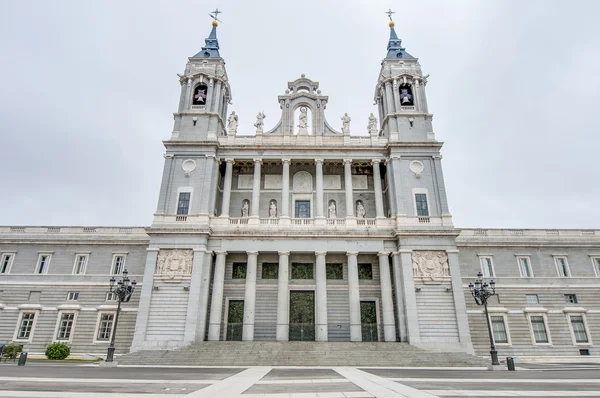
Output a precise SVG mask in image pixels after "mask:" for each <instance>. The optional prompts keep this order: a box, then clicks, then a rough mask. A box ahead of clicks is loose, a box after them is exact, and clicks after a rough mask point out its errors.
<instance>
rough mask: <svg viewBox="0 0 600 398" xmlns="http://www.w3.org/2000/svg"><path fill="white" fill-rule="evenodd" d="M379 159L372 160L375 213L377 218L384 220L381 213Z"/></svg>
mask: <svg viewBox="0 0 600 398" xmlns="http://www.w3.org/2000/svg"><path fill="white" fill-rule="evenodd" d="M379 162H380V160H379V159H373V185H374V187H375V212H376V215H377V218H385V215H384V213H383V191H382V189H381V173H380V171H379Z"/></svg>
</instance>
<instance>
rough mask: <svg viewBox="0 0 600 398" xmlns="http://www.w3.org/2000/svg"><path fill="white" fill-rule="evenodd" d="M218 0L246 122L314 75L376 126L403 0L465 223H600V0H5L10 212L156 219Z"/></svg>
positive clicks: (1, 83)
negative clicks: (174, 139)
mask: <svg viewBox="0 0 600 398" xmlns="http://www.w3.org/2000/svg"><path fill="white" fill-rule="evenodd" d="M216 6H218V7H219V9H220V10H222V11H223V14H221V19H222V20H223V23H222V24H221V25H220V26H219V28H218V37H219V43H220V45H221V55H222V56H223V57H224V59H225V61H226V68H227V72H228V75H229V79H230V84H231V87H232V92H233V105H230V110H235V111H236V113H238V114H239V117H240V128H239V130H240V132H241V133H243V132H245V131H247V132H251V131H253V130H252V129H253V127H252V124H253V123H254V116H255V115H256V113H257V112H258V111H259V110H263V111H264V112H265V114H266V115H267V118H266V119H265V130H269V129H271V128H272V127H273V126H274V125H275V123H276V122H277V121H278V120H279V116H280V110H279V105H278V103H277V96H278V95H280V94H283V92H284V91H285V89H286V88H287V82H288V81H292V80H294V79H296V78H297V77H299V76H300V74H301V73H305V74H306V76H307V77H309V78H311V79H313V80H316V81H318V82H320V84H321V87H320V88H321V90H322V92H323V94H324V95H329V104H328V106H327V110H326V117H327V118H328V120H329V123H330V124H331V125H332V126H334V127H336V128H338V129H339V127H340V126H339V124H340V122H339V118H340V116H341V115H342V114H343V113H344V112H348V114H349V115H350V116H351V117H352V131H353V132H358V131H359V130H365V129H366V124H367V117H368V115H369V113H370V112H374V113H375V114H376V115H377V112H376V107H375V106H374V105H373V92H374V88H375V83H376V81H377V76H378V73H379V68H380V63H381V60H382V59H383V57H384V56H385V55H386V45H387V40H388V38H389V28H388V26H387V23H388V19H387V16H386V15H385V14H384V12H385V11H386V10H387V9H388V8H389V7H391V8H392V9H393V10H395V11H396V14H395V20H396V31H397V33H398V35H399V36H400V37H401V38H402V39H403V45H404V46H405V47H406V49H407V51H408V52H410V53H411V54H412V55H413V56H415V57H418V58H419V59H420V63H421V65H422V68H423V71H424V73H425V74H430V75H431V76H430V78H429V83H428V85H427V98H428V100H429V109H430V111H431V112H432V113H433V114H434V130H435V133H436V138H437V139H438V140H439V141H444V143H445V144H444V147H443V150H442V151H443V155H444V160H443V166H444V176H445V181H446V188H447V191H448V199H449V201H450V211H451V213H452V214H453V220H454V224H455V225H456V226H457V227H483V228H485V227H490V228H492V227H494V228H498V227H506V228H600V205H599V199H600V151H599V147H600V145H599V144H600V119H599V118H598V113H599V111H600V109H599V108H600V94H599V93H600V72H599V71H600V45H599V44H598V43H599V42H600V24H598V23H597V19H598V16H599V15H600V1H597V0H589V1H583V0H574V1H570V2H565V1H554V0H527V1H524V0H504V1H501V0H453V1H447V0H419V1H379V0H369V1H364V0H339V1H338V0H328V1H323V0H304V1H302V2H290V1H281V0H279V1H277V0H272V1H269V0H253V1H231V0H228V1H224V0H220V1H218V2H214V3H209V2H201V1H192V0H189V1H173V0H164V1H154V0H143V1H142V0H139V1H138V0H136V1H133V0H128V1H123V0H118V1H114V0H111V1H106V0H104V1H96V2H91V1H80V0H76V1H25V0H12V1H11V0H0V54H1V55H0V57H1V59H2V62H1V63H0V134H1V137H2V140H1V143H2V144H1V148H2V156H1V157H0V183H1V192H2V195H0V225H119V226H122V225H139V226H146V225H150V223H151V220H152V214H153V213H154V211H155V210H156V203H157V199H158V190H159V184H160V180H161V173H162V167H163V157H162V154H163V152H164V148H163V145H162V140H165V139H168V138H169V137H170V133H171V131H172V123H173V117H172V113H173V112H174V111H176V108H177V103H178V99H179V93H180V86H179V83H178V78H177V75H176V73H182V72H183V70H184V67H185V63H186V62H187V57H189V56H192V55H194V54H195V53H196V52H197V51H199V50H200V47H201V46H202V45H204V39H205V38H206V36H207V35H208V33H209V32H210V28H211V26H210V22H211V21H210V18H209V17H208V15H207V13H208V12H209V11H211V10H212V9H214V7H216Z"/></svg>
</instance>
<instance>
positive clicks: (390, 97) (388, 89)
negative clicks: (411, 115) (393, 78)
mask: <svg viewBox="0 0 600 398" xmlns="http://www.w3.org/2000/svg"><path fill="white" fill-rule="evenodd" d="M385 96H386V99H387V104H388V116H389V115H391V114H393V113H396V112H398V111H399V110H400V109H396V107H395V106H394V92H393V90H392V83H391V82H387V83H385ZM388 125H389V127H390V133H392V132H398V124H397V122H396V117H395V116H389V119H388Z"/></svg>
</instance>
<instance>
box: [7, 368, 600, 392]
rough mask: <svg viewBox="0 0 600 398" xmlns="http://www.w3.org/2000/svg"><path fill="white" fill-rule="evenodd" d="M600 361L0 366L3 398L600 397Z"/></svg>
mask: <svg viewBox="0 0 600 398" xmlns="http://www.w3.org/2000/svg"><path fill="white" fill-rule="evenodd" d="M599 374H600V365H593V364H591V365H568V364H561V365H555V366H527V367H523V368H518V369H517V371H515V372H507V371H495V372H490V371H487V370H484V369H482V368H451V369H442V368H438V369H432V368H428V369H423V368H355V367H333V368H309V367H302V368H283V367H269V366H258V367H169V368H164V367H122V366H120V367H118V368H100V367H98V365H97V364H86V365H66V364H65V365H48V364H36V363H35V362H33V361H30V362H29V363H28V364H27V366H25V367H17V366H15V365H14V364H2V365H0V397H28V398H32V397H36V398H37V397H40V398H41V397H52V398H100V397H115V398H116V397H120V398H142V397H143V398H158V397H171V398H173V397H182V398H183V397H186V398H205V397H219V398H220V397H242V398H259V397H260V398H283V397H285V398H313V397H315V398H317V397H318V398H344V397H355V398H362V397H390V398H391V397H414V398H417V397H419V398H432V397H514V396H520V397H569V396H573V397H575V396H577V397H600V380H599V379H598V375H599Z"/></svg>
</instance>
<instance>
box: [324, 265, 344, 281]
mask: <svg viewBox="0 0 600 398" xmlns="http://www.w3.org/2000/svg"><path fill="white" fill-rule="evenodd" d="M325 275H326V277H327V279H339V280H342V279H344V266H343V265H342V264H325Z"/></svg>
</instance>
